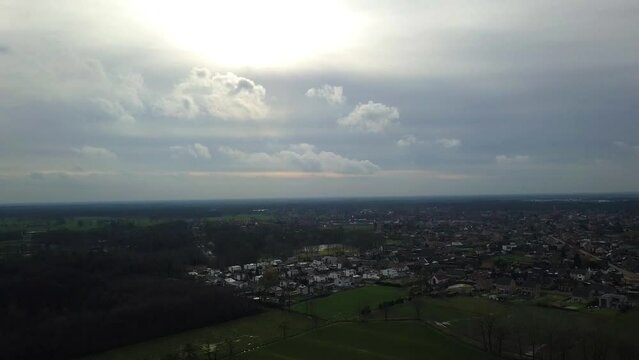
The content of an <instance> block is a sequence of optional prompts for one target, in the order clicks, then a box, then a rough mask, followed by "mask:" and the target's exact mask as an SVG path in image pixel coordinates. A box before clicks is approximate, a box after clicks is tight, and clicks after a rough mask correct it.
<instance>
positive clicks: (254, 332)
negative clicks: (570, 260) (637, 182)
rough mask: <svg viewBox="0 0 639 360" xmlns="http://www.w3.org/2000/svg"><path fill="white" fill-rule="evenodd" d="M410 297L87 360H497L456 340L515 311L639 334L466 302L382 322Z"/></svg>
mask: <svg viewBox="0 0 639 360" xmlns="http://www.w3.org/2000/svg"><path fill="white" fill-rule="evenodd" d="M406 292H407V289H405V288H395V287H384V286H368V287H363V288H357V289H351V290H347V291H344V292H339V293H335V294H332V295H330V296H328V297H324V298H318V299H314V300H311V301H307V302H301V303H297V304H295V305H294V306H293V310H295V311H294V312H290V313H289V312H284V311H278V310H271V311H267V312H265V313H262V314H259V315H256V316H252V317H247V318H243V319H239V320H235V321H231V322H228V323H224V324H219V325H215V326H211V327H207V328H202V329H196V330H192V331H187V332H184V333H180V334H177V335H173V336H167V337H164V338H160V339H155V340H151V341H147V342H144V343H140V344H135V345H131V346H127V347H123V348H119V349H115V350H112V351H109V352H106V353H103V354H99V355H96V356H92V357H89V358H87V359H89V360H106V359H114V360H119V359H121V360H125V359H160V358H162V357H165V356H167V355H168V354H172V353H176V352H177V351H179V350H180V349H181V348H183V347H184V345H186V344H193V345H194V346H195V348H196V349H198V352H199V354H200V357H199V358H200V359H206V358H207V356H206V354H205V351H204V350H203V349H204V348H205V347H207V346H208V345H215V346H217V347H216V352H217V354H218V358H226V357H227V356H228V355H229V346H228V340H231V341H232V348H233V353H234V354H235V355H236V356H235V357H238V358H241V359H325V358H333V359H375V358H381V359H424V358H428V359H452V360H455V359H466V358H467V359H494V357H492V356H491V355H489V354H488V353H485V352H482V351H480V350H479V349H477V348H475V347H473V346H471V345H468V344H467V343H465V342H464V341H461V340H459V339H456V338H455V337H453V336H452V335H451V334H455V335H461V336H462V337H468V336H469V334H468V331H469V328H470V327H471V325H472V322H473V321H474V319H476V318H477V317H478V316H480V315H484V314H487V313H506V312H508V311H513V310H516V312H517V313H520V314H522V316H525V317H529V318H530V319H535V318H545V319H553V320H554V321H559V322H565V323H570V324H581V325H584V326H585V325H587V324H591V323H592V324H594V321H596V320H597V319H599V320H601V319H607V320H614V323H615V324H616V328H617V329H618V330H620V331H621V332H620V333H624V334H636V333H637V332H639V311H637V310H635V311H630V312H628V313H623V314H622V313H617V312H610V311H595V312H592V311H591V312H586V311H583V312H577V311H565V310H558V309H551V308H544V307H539V306H534V305H532V304H529V303H518V304H512V303H507V302H496V301H492V300H488V299H487V298H481V297H462V296H460V297H446V298H432V297H423V298H421V300H420V304H421V306H420V309H421V311H420V317H421V319H422V320H424V321H426V322H428V324H426V323H424V322H419V321H415V320H411V319H415V318H416V311H415V304H414V303H412V302H409V301H407V302H404V303H401V304H397V305H394V306H393V307H391V308H390V310H389V313H388V319H391V320H389V321H383V319H384V313H383V311H380V310H378V309H377V305H378V304H379V303H380V302H383V301H388V300H395V299H397V298H400V297H405V296H406ZM311 304H312V305H311ZM366 305H368V306H370V307H371V309H372V310H373V313H372V314H371V315H370V316H369V317H368V318H367V320H366V321H359V320H361V317H360V311H361V308H362V307H364V306H366ZM309 310H311V311H310V312H312V313H313V314H315V315H317V316H319V317H321V318H323V319H326V320H329V321H330V322H329V323H327V322H325V321H319V322H317V323H316V322H314V321H313V320H312V319H311V318H310V317H307V316H305V315H304V314H300V313H298V312H301V313H304V312H306V311H309ZM546 321H547V320H546ZM282 323H285V324H286V335H287V337H286V338H283V332H282V327H281V324H282ZM249 350H251V351H249ZM240 353H241V355H240Z"/></svg>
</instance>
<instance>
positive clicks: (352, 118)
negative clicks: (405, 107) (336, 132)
mask: <svg viewBox="0 0 639 360" xmlns="http://www.w3.org/2000/svg"><path fill="white" fill-rule="evenodd" d="M398 120H399V110H397V108H396V107H393V106H387V105H384V104H380V103H375V102H372V101H369V102H367V103H365V104H362V103H360V104H357V106H355V109H354V110H353V111H351V113H350V114H348V115H346V116H345V117H342V118H339V119H337V123H338V124H339V125H340V126H343V127H349V128H353V129H357V130H361V131H366V132H374V133H380V132H383V131H384V130H385V129H386V128H387V127H388V126H390V125H391V124H393V123H396V122H397V121H398Z"/></svg>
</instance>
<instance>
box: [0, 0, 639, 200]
mask: <svg viewBox="0 0 639 360" xmlns="http://www.w3.org/2000/svg"><path fill="white" fill-rule="evenodd" d="M636 191H639V2H637V1H636V0H623V1H621V0H606V1H600V0H598V1H590V0H579V1H572V0H563V1H556V0H553V1H545V0H540V1H530V0H528V1H513V0H506V1H455V0H443V1H398V0H389V1H363V0H362V1H343V2H336V1H328V0H322V1H313V2H310V1H309V2H306V1H304V2H302V1H263V0H256V1H241V0H239V1H238V0H236V1H225V2H222V1H211V0H208V1H195V0H181V1H151V0H149V1H123V0H122V1H120V0H108V1H90V2H87V1H62V0H56V1H23V0H15V1H13V0H0V203H21V202H52V201H56V202H58V201H103V200H164V199H220V198H224V199H226V198H273V197H323V196H411V195H458V194H530V193H576V192H636Z"/></svg>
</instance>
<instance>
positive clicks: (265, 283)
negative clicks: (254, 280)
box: [259, 266, 280, 289]
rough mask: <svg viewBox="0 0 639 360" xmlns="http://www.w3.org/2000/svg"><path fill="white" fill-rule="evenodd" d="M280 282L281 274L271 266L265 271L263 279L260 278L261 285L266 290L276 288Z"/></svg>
mask: <svg viewBox="0 0 639 360" xmlns="http://www.w3.org/2000/svg"><path fill="white" fill-rule="evenodd" d="M279 281H280V273H279V272H278V271H277V269H276V268H274V267H272V266H270V267H267V268H266V269H264V272H263V273H262V277H261V278H260V281H259V285H260V286H261V287H263V288H264V289H268V288H270V287H272V286H276V285H278V284H279Z"/></svg>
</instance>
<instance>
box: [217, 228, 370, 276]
mask: <svg viewBox="0 0 639 360" xmlns="http://www.w3.org/2000/svg"><path fill="white" fill-rule="evenodd" d="M206 234H207V237H208V239H209V241H211V242H212V243H213V244H214V245H215V255H216V257H217V259H218V264H217V265H218V266H220V267H226V266H230V265H236V264H245V263H250V262H254V261H257V260H258V259H260V258H262V257H269V256H273V257H281V256H287V255H291V254H292V253H293V252H294V251H296V250H299V249H301V248H302V247H304V246H309V245H319V244H343V245H347V246H352V247H356V248H360V249H368V248H371V247H373V246H374V245H376V244H380V243H381V241H382V237H381V235H380V234H376V233H374V232H373V231H370V230H354V229H344V228H334V229H320V228H318V227H316V226H302V225H289V224H261V225H259V226H253V227H246V226H241V225H236V224H224V223H209V224H207V227H206Z"/></svg>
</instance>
